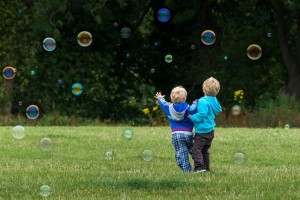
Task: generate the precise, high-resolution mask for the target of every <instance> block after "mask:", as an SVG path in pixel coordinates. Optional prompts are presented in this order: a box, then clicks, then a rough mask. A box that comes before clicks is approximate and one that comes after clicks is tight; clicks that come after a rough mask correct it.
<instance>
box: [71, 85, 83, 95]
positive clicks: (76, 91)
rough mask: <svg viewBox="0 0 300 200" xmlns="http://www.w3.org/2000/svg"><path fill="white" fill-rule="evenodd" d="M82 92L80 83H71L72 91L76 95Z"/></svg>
mask: <svg viewBox="0 0 300 200" xmlns="http://www.w3.org/2000/svg"><path fill="white" fill-rule="evenodd" d="M82 92H83V86H82V85H81V84H80V83H74V84H73V85H72V93H73V94H74V95H76V96H79V95H81V94H82Z"/></svg>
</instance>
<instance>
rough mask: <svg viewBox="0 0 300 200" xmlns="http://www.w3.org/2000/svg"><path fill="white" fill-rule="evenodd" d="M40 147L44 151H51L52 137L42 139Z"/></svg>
mask: <svg viewBox="0 0 300 200" xmlns="http://www.w3.org/2000/svg"><path fill="white" fill-rule="evenodd" d="M40 147H41V149H42V150H44V151H49V150H50V149H51V148H52V140H51V139H50V138H43V139H41V141H40Z"/></svg>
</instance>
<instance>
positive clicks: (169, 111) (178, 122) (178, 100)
mask: <svg viewBox="0 0 300 200" xmlns="http://www.w3.org/2000/svg"><path fill="white" fill-rule="evenodd" d="M154 97H155V98H156V99H157V100H158V103H159V106H160V107H161V108H162V109H163V111H164V112H165V113H166V115H167V116H168V119H169V121H170V126H171V130H172V144H173V146H174V148H175V159H176V163H177V165H178V166H179V167H180V168H181V169H182V171H183V172H184V173H186V172H190V171H192V167H191V164H190V161H189V153H190V154H191V153H192V146H193V127H194V125H193V123H192V121H191V120H189V119H188V118H187V115H188V114H195V113H196V112H197V102H198V100H196V101H194V102H193V104H192V105H191V106H189V104H187V103H185V101H186V97H187V92H186V90H185V89H184V88H183V87H181V86H178V87H175V88H173V90H172V92H171V95H170V97H171V102H172V103H170V102H167V101H166V100H165V99H164V97H165V96H164V95H161V93H160V92H157V93H156V95H155V96H154Z"/></svg>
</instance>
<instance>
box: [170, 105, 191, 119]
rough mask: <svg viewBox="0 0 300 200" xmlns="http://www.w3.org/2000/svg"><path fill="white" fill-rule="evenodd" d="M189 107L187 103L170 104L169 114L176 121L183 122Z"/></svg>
mask: <svg viewBox="0 0 300 200" xmlns="http://www.w3.org/2000/svg"><path fill="white" fill-rule="evenodd" d="M188 107H189V105H188V104H187V103H178V104H170V106H169V112H170V115H171V117H172V119H173V120H174V121H181V120H183V118H184V115H185V112H186V110H187V109H188Z"/></svg>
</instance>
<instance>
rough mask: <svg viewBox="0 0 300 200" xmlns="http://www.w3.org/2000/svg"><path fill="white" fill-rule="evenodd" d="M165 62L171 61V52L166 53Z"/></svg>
mask: <svg viewBox="0 0 300 200" xmlns="http://www.w3.org/2000/svg"><path fill="white" fill-rule="evenodd" d="M165 61H166V63H170V62H172V61H173V56H172V55H171V54H168V55H166V56H165Z"/></svg>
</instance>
